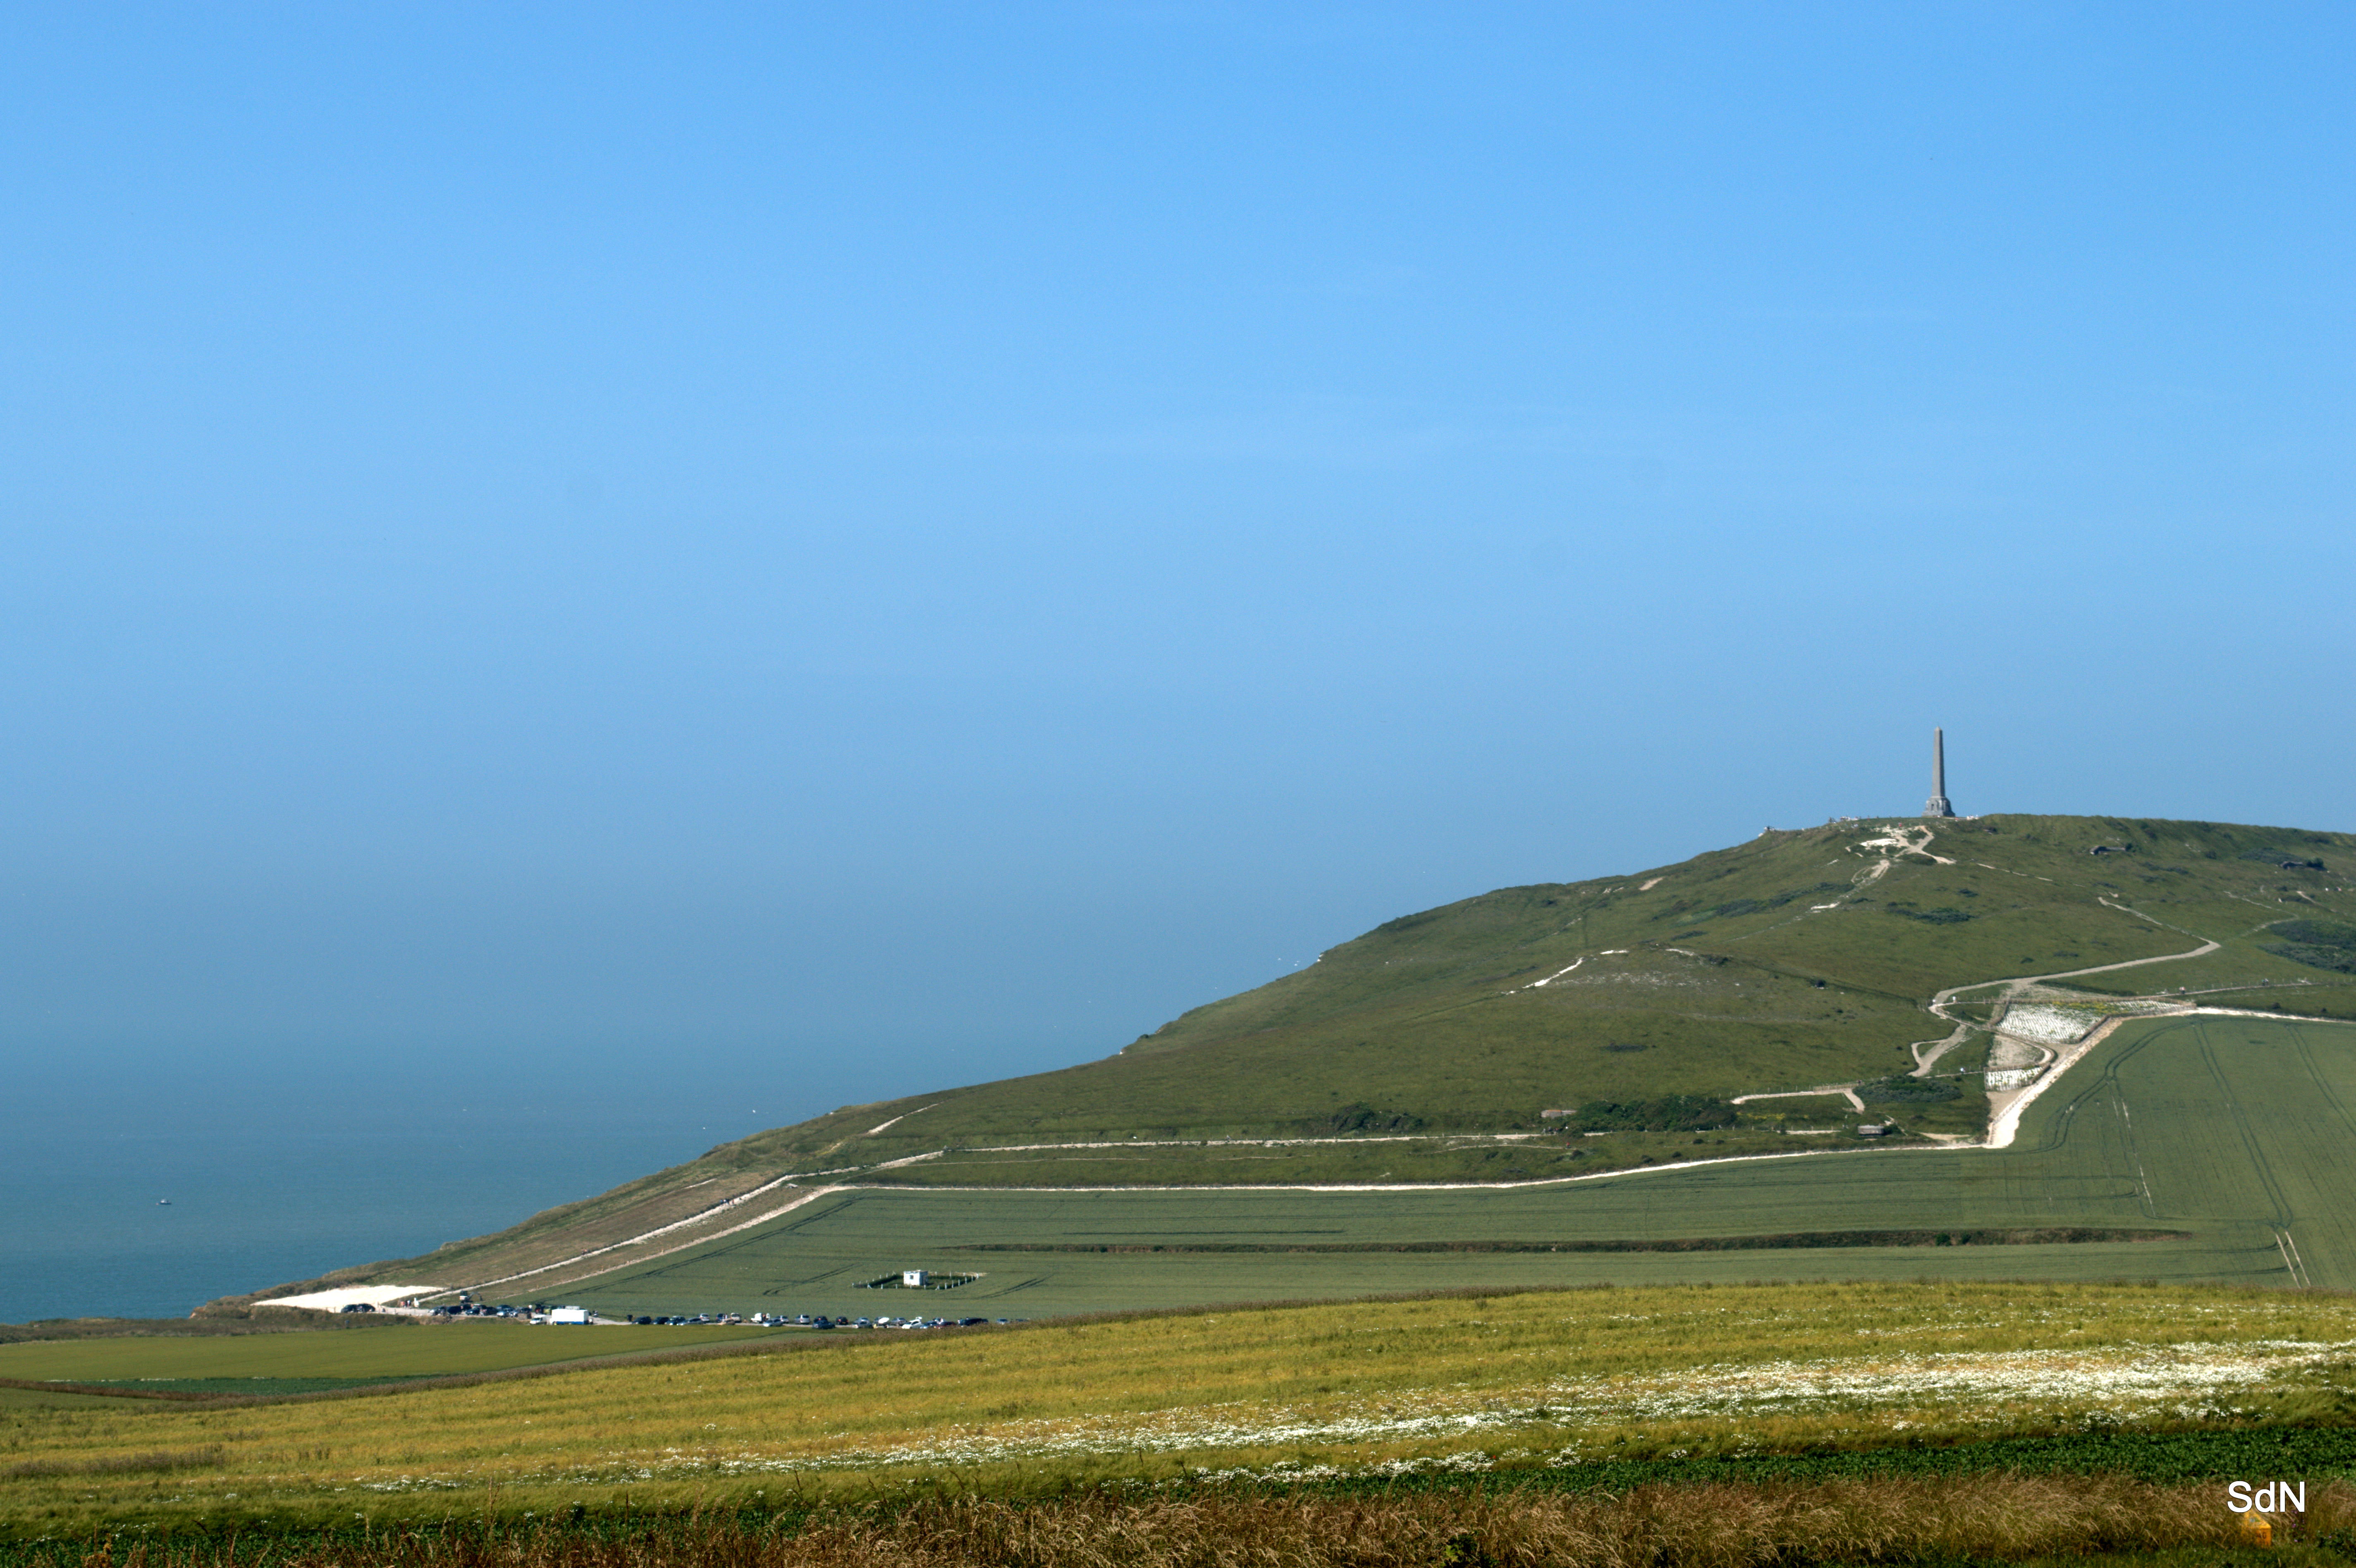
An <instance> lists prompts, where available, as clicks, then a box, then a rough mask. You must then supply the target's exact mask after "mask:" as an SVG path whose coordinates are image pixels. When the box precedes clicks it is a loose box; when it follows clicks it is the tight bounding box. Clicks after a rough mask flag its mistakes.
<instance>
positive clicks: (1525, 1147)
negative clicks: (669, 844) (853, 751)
mask: <svg viewBox="0 0 2356 1568" xmlns="http://www.w3.org/2000/svg"><path fill="white" fill-rule="evenodd" d="M2351 868H2356V837H2351V836H2348V835H2342V834H2329V833H2313V832H2306V831H2299V830H2292V829H2285V828H2266V827H2232V826H2222V825H2217V824H2211V823H2186V822H2164V821H2143V820H2135V819H2126V818H2116V817H2059V816H1988V817H1980V818H1972V819H1965V820H1954V821H1945V820H1942V821H1918V820H1902V819H1901V820H1892V819H1878V818H1868V819H1864V820H1844V821H1839V822H1834V823H1829V824H1826V826H1824V827H1813V828H1806V829H1802V830H1797V831H1792V832H1781V831H1770V832H1767V833H1765V834H1762V836H1761V837H1758V838H1756V839H1753V840H1751V842H1749V843H1747V844H1742V845H1740V846H1737V847H1734V848H1727V849H1721V850H1716V851H1712V852H1710V853H1708V854H1705V855H1701V856H1697V857H1696V858H1695V859H1691V860H1687V861H1685V862H1683V863H1681V864H1678V865H1674V866H1663V867H1655V868H1652V869H1645V870H1639V871H1633V872H1631V873H1628V874H1626V875H1621V876H1613V877H1607V878H1599V879H1596V880H1590V881H1584V882H1573V883H1551V884H1540V885H1535V886H1529V887H1518V888H1506V889H1501V890H1498V891H1494V892H1489V893H1483V894H1482V895H1480V896H1479V897H1476V898H1471V899H1466V900H1464V901H1461V902H1458V903H1453V904H1448V905H1445V906H1442V907H1440V908H1438V909H1433V910H1427V911H1424V912H1419V913H1416V914H1410V915H1406V916H1403V917H1401V918H1399V919H1398V920H1394V921H1391V922H1389V923H1387V924H1385V925H1382V926H1379V927H1377V928H1376V929H1375V930H1373V931H1371V932H1368V933H1365V935H1363V936H1360V937H1358V938H1356V939H1355V940H1354V941H1350V942H1346V943H1344V944H1341V945H1340V946H1337V947H1334V948H1333V949H1331V950H1329V951H1327V952H1326V953H1324V954H1323V955H1321V956H1320V957H1319V959H1318V961H1317V962H1316V963H1315V964H1314V965H1311V966H1310V967H1309V968H1307V969H1304V970H1301V971H1299V972H1297V973H1295V974H1292V975H1289V976H1285V977H1283V978H1281V979H1279V980H1276V981H1274V982H1272V983H1270V984H1269V985H1266V986H1263V987H1258V989H1256V990H1252V991H1247V992H1245V993H1243V994H1241V995H1238V996H1235V997H1227V998H1226V999H1224V1000H1221V1001H1216V1002H1212V1003H1210V1004H1207V1005H1206V1006H1204V1007H1201V1008H1195V1009H1194V1010H1193V1011H1191V1012H1188V1013H1186V1014H1184V1015H1183V1016H1182V1017H1180V1018H1178V1019H1173V1020H1172V1021H1171V1022H1169V1023H1167V1024H1164V1025H1163V1026H1162V1028H1160V1029H1156V1030H1154V1031H1153V1032H1152V1033H1151V1034H1148V1035H1145V1036H1143V1037H1141V1038H1140V1039H1139V1040H1136V1041H1134V1042H1133V1043H1131V1044H1130V1045H1129V1046H1128V1047H1126V1048H1124V1049H1123V1050H1121V1051H1119V1052H1118V1053H1116V1054H1114V1055H1112V1056H1109V1057H1107V1058H1105V1059H1104V1060H1101V1061H1092V1062H1087V1063H1085V1064H1083V1065H1080V1066H1076V1067H1072V1068H1067V1069H1064V1070H1062V1071H1059V1072H1046V1073H1039V1074H1034V1075H1032V1076H1028V1077H1022V1078H1012V1079H1006V1080H1002V1081H1000V1082H996V1083H983V1084H977V1085H972V1086H969V1087H965V1088H958V1089H949V1090H945V1091H942V1092H939V1093H929V1094H923V1095H916V1096H911V1097H909V1098H905V1099H902V1100H895V1101H889V1102H883V1103H879V1104H868V1105H856V1106H846V1107H844V1108H842V1109H841V1110H838V1111H835V1112H833V1113H830V1115H824V1116H819V1117H817V1118H814V1119H812V1120H810V1121H808V1122H804V1123H801V1124H799V1125H795V1126H789V1127H782V1128H778V1129H776V1130H773V1131H768V1132H764V1133H760V1134H756V1135H755V1136H751V1137H748V1138H744V1139H742V1140H740V1141H738V1142H735V1143H732V1144H728V1145H724V1146H723V1147H719V1148H716V1149H713V1150H712V1152H711V1153H709V1154H707V1155H705V1156H704V1157H702V1158H701V1159H698V1160H695V1161H692V1162H691V1163H689V1164H687V1165H683V1166H680V1167H677V1168H673V1169H670V1170H667V1171H662V1172H659V1173H657V1174H655V1175H653V1176H649V1177H648V1178H645V1179H642V1180H640V1181H637V1182H633V1183H631V1184H629V1185H627V1186H625V1187H622V1188H618V1189H615V1190H614V1191H612V1192H609V1193H606V1194H605V1195H603V1196H601V1197H599V1198H596V1199H593V1200H588V1201H586V1202H584V1203H580V1204H574V1205H571V1206H568V1207H566V1208H563V1209H558V1210H552V1211H549V1212H547V1213H545V1214H541V1215H538V1216H534V1217H533V1218H532V1219H531V1220H530V1221H525V1222H524V1223H523V1224H521V1225H519V1226H517V1227H515V1228H514V1229H513V1230H510V1231H508V1232H500V1233H499V1234H498V1235H496V1236H491V1237H485V1238H482V1239H480V1240H479V1241H477V1242H471V1243H459V1244H456V1245H455V1246H453V1247H450V1248H444V1249H443V1250H442V1251H441V1252H439V1253H434V1254H432V1255H430V1256H429V1257H426V1258H422V1259H412V1260H403V1261H402V1262H399V1263H396V1264H380V1265H374V1266H372V1267H371V1268H369V1269H367V1270H355V1271H350V1273H349V1274H348V1275H344V1276H338V1277H339V1278H348V1279H357V1278H361V1277H376V1278H391V1279H402V1280H416V1279H433V1280H436V1281H440V1280H443V1279H444V1278H445V1277H446V1278H454V1279H455V1278H465V1279H470V1280H474V1281H491V1280H494V1279H499V1278H503V1277H512V1276H522V1277H524V1278H533V1279H540V1280H542V1281H544V1282H554V1281H561V1280H563V1279H566V1278H572V1277H579V1276H580V1275H582V1274H583V1272H584V1271H586V1272H589V1273H595V1272H601V1271H604V1270H607V1269H610V1268H612V1267H615V1266H619V1265H622V1264H630V1263H633V1262H642V1261H643V1260H644V1259H646V1258H648V1257H650V1256H654V1255H659V1253H662V1252H663V1251H665V1250H666V1249H669V1248H670V1247H674V1246H676V1245H677V1244H678V1243H680V1241H682V1240H690V1239H695V1238H708V1237H710V1236H712V1235H714V1234H718V1233H722V1232H726V1231H727V1230H728V1229H729V1228H730V1227H732V1226H736V1225H741V1224H742V1223H743V1221H744V1220H748V1219H753V1218H755V1217H758V1216H760V1215H762V1214H764V1213H765V1212H767V1211H769V1210H770V1209H771V1208H773V1207H774V1206H776V1204H778V1203H780V1202H789V1201H791V1200H792V1196H793V1193H794V1191H795V1187H794V1185H793V1184H791V1183H786V1182H782V1181H781V1179H784V1178H788V1177H796V1176H799V1177H804V1178H807V1180H806V1181H804V1182H803V1183H801V1185H803V1186H815V1185H819V1184H831V1185H837V1186H840V1185H845V1184H850V1185H901V1186H906V1185H925V1184H935V1185H956V1186H1018V1185H1020V1186H1041V1185H1046V1186H1089V1185H1126V1184H1143V1183H1153V1184H1165V1183H1175V1184H1187V1183H1204V1182H1218V1183H1230V1184H1231V1183H1235V1182H1238V1181H1246V1182H1252V1183H1264V1182H1271V1181H1272V1182H1287V1181H1328V1180H1335V1179H1348V1180H1368V1181H1392V1182H1404V1181H1408V1180H1416V1179H1451V1180H1462V1179H1515V1178H1520V1177H1527V1176H1533V1175H1550V1174H1561V1173H1568V1172H1569V1171H1572V1170H1575V1169H1584V1170H1592V1169H1599V1168H1612V1167H1613V1166H1614V1165H1615V1164H1616V1165H1634V1164H1649V1163H1651V1162H1652V1161H1653V1160H1655V1159H1656V1158H1665V1157H1676V1158H1692V1157H1702V1156H1708V1155H1709V1154H1713V1153H1723V1154H1731V1153H1740V1152H1750V1151H1756V1150H1759V1149H1762V1148H1766V1147H1776V1148H1779V1149H1786V1150H1787V1149H1789V1148H1791V1147H1794V1143H1793V1140H1792V1139H1790V1138H1789V1137H1786V1136H1783V1133H1784V1131H1785V1129H1786V1128H1787V1127H1789V1126H1790V1125H1792V1124H1794V1122H1812V1123H1815V1124H1817V1125H1816V1126H1815V1127H1811V1128H1810V1129H1809V1130H1811V1131H1812V1132H1815V1131H1824V1130H1825V1129H1824V1127H1823V1124H1826V1123H1837V1124H1840V1129H1839V1131H1838V1132H1837V1136H1839V1137H1842V1138H1845V1139H1846V1138H1852V1137H1853V1136H1854V1134H1855V1123H1856V1122H1857V1120H1858V1117H1857V1116H1856V1115H1854V1114H1852V1113H1851V1112H1850V1109H1849V1105H1848V1102H1847V1100H1844V1099H1835V1098H1832V1097H1830V1096H1819V1097H1816V1098H1814V1099H1796V1100H1790V1101H1784V1102H1774V1101H1769V1102H1764V1103H1761V1102H1751V1104H1746V1105H1745V1106H1743V1107H1742V1108H1741V1110H1740V1115H1739V1116H1738V1115H1737V1113H1736V1111H1735V1110H1734V1109H1733V1108H1732V1107H1731V1106H1730V1105H1729V1104H1727V1103H1728V1102H1730V1101H1732V1100H1733V1099H1734V1098H1735V1097H1736V1096H1739V1095H1755V1094H1762V1093H1781V1092H1789V1091H1794V1090H1806V1089H1811V1088H1816V1087H1820V1086H1824V1085H1829V1084H1851V1085H1862V1086H1863V1087H1861V1088H1860V1089H1859V1090H1858V1093H1860V1094H1861V1095H1864V1096H1866V1099H1867V1104H1869V1105H1873V1106H1875V1110H1874V1111H1873V1112H1872V1115H1876V1116H1879V1117H1884V1118H1895V1119H1896V1120H1897V1121H1899V1122H1900V1123H1901V1124H1902V1130H1903V1131H1904V1132H1906V1133H1908V1134H1912V1135H1936V1134H1945V1135H1947V1136H1976V1135H1977V1134H1978V1133H1979V1131H1980V1130H1981V1129H1982V1128H1983V1126H1984V1125H1985V1122H1986V1118H1987V1100H1986V1098H1985V1096H1984V1095H1983V1094H1982V1093H1980V1090H1979V1085H1978V1079H1977V1077H1976V1073H1975V1072H1973V1071H1972V1070H1973V1069H1975V1068H1976V1067H1977V1066H1978V1065H1979V1064H1980V1062H1981V1061H1982V1060H1983V1059H1984V1053H1985V1050H1986V1043H1987V1042H1986V1037H1985V1036H1984V1035H1983V1036H1978V1037H1976V1039H1966V1040H1965V1041H1963V1042H1962V1044H1961V1045H1959V1046H1957V1047H1955V1048H1954V1049H1951V1050H1950V1051H1947V1052H1946V1054H1944V1056H1942V1057H1941V1058H1940V1060H1939V1061H1938V1063H1937V1066H1936V1070H1935V1074H1934V1075H1933V1076H1932V1077H1929V1078H1912V1077H1909V1076H1906V1075H1909V1074H1912V1072H1914V1071H1915V1067H1916V1062H1917V1060H1918V1059H1917V1056H1916V1054H1915V1052H1914V1051H1913V1050H1912V1047H1913V1046H1914V1045H1915V1044H1917V1043H1922V1042H1930V1041H1935V1040H1940V1039H1942V1038H1943V1037H1946V1036H1947V1035H1948V1033H1949V1025H1948V1024H1947V1023H1946V1022H1945V1021H1944V1020H1943V1019H1939V1018H1935V1017H1933V1015H1932V1013H1931V1012H1930V1011H1929V1010H1928V1007H1929V1004H1930V1003H1931V1002H1932V1000H1933V997H1935V996H1937V995H1938V994H1940V993H1942V992H1944V991H1946V990H1948V989H1950V988H1953V987H1966V986H1971V985H1975V984H1978V983H1984V982H1991V981H1999V980H2005V979H2010V978H2015V977H2021V976H2048V977H2051V978H2049V979H2048V980H2047V982H2046V984H2045V987H2043V993H2042V994H2045V995H2048V996H2057V995H2058V996H2066V995H2069V994H2072V993H2083V994H2085V995H2088V996H2090V997H2102V996H2104V995H2112V996H2128V995H2147V994H2153V993H2165V994H2169V995H2176V994H2179V993H2182V994H2185V995H2187V996H2188V997H2198V998H2199V999H2200V1000H2201V1001H2203V1002H2206V1003H2209V1004H2211V1005H2226V1006H2231V1007H2235V1008H2256V1009H2261V1010H2273V1011H2279V1012H2283V1013H2286V1014H2290V1015H2298V1016H2306V1017H2315V1018H2336V1019H2351V1018H2356V894H2351V893H2350V892H2348V891H2346V887H2347V879H2348V878H2349V876H2350V872H2351ZM2207 943H2215V944H2217V946H2216V948H2215V949H2214V950H2213V951H2211V952H2208V953H2207V954H2205V955H2203V956H2200V957H2190V958H2173V959H2169V955H2182V954H2186V953H2189V952H2190V951H2192V950H2194V949H2196V948H2198V947H2201V946H2202V945H2203V944H2207ZM2151 959H2168V960H2169V961H2167V962H2163V963H2158V964H2139V965H2137V966H2135V967H2126V968H2119V969H2115V970H2111V971H2109V972H2107V973H2100V972H2098V973H2085V972H2084V971H2089V970H2100V969H2101V968H2102V966H2104V965H2125V964H2136V963H2137V961H2142V960H2151ZM1994 995H1995V993H1994V992H1989V993H1987V994H1986V996H1987V997H1993V996H1994ZM1975 1009H1976V1010H1975ZM1951 1011H1954V1013H1955V1016H1957V1017H1959V1018H1963V1019H1974V1018H1977V1019H1980V1020H1981V1021H1985V1019H1986V1016H1987V1008H1986V1007H1985V1006H1984V1005H1981V1004H1976V1003H1975V1001H1974V999H1973V998H1971V997H1965V998H1962V999H1961V1000H1960V1001H1959V1002H1958V1004H1957V1006H1956V1008H1951ZM1877 1085H1879V1087H1878V1088H1877V1087H1876V1086H1877ZM1548 1111H1555V1112H1571V1113H1574V1114H1573V1115H1567V1116H1566V1115H1556V1116H1551V1117H1550V1116H1548V1115H1547V1114H1546V1113H1547V1112H1548ZM1566 1128H1568V1129H1569V1130H1568V1131H1567V1132H1566V1131H1565V1129H1566ZM1615 1128H1616V1129H1620V1131H1619V1133H1618V1135H1617V1136H1609V1137H1601V1138H1596V1137H1582V1136H1580V1134H1582V1133H1600V1132H1604V1131H1609V1130H1612V1129H1615ZM1647 1128H1649V1129H1650V1130H1645V1129H1647ZM1043 1146H1053V1147H1043ZM732 1200H733V1201H732ZM723 1205H727V1206H725V1207H723ZM667 1227H668V1229H666V1228H667ZM657 1230H662V1231H663V1235H662V1236H661V1237H653V1238H650V1237H649V1236H648V1233H649V1232H654V1231H657ZM641 1238H646V1239H643V1240H642V1239H641ZM584 1254H594V1255H590V1256H584ZM576 1259H577V1260H579V1261H578V1262H577V1263H574V1264H570V1265H569V1266H567V1267H565V1268H562V1269H552V1267H551V1265H552V1264H560V1263H564V1262H565V1261H566V1260H576ZM526 1271H533V1272H531V1273H529V1274H527V1273H526ZM519 1288H528V1287H523V1286H519Z"/></svg>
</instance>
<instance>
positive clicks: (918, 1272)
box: [900, 1268, 933, 1290]
mask: <svg viewBox="0 0 2356 1568" xmlns="http://www.w3.org/2000/svg"><path fill="white" fill-rule="evenodd" d="M932 1277H933V1276H932V1275H930V1274H928V1273H926V1271H925V1270H923V1269H920V1268H904V1269H902V1270H901V1271H900V1288H901V1289H903V1290H922V1289H924V1288H925V1286H926V1285H929V1284H931V1283H932Z"/></svg>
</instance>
